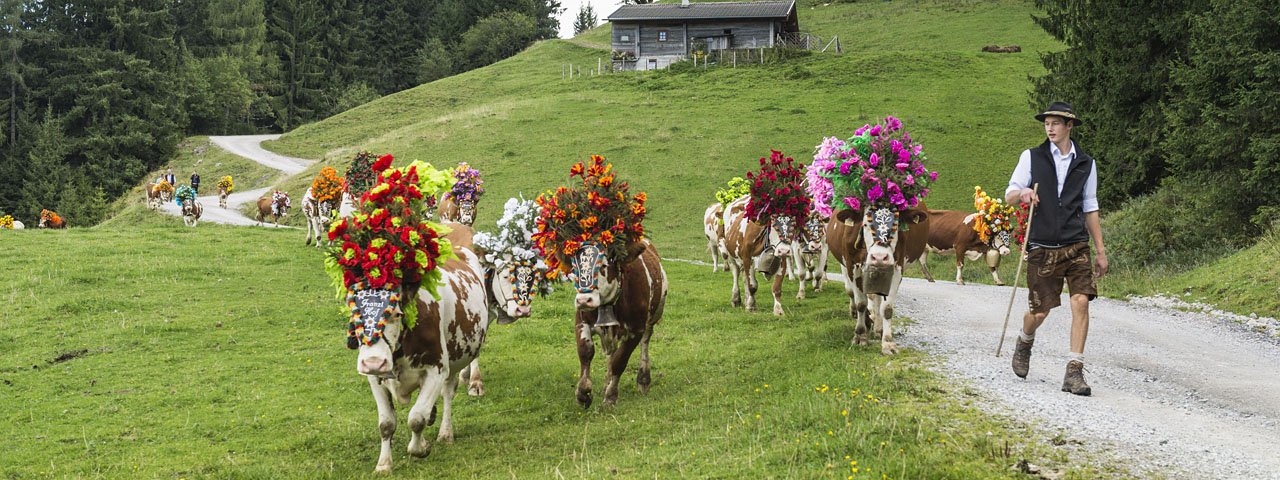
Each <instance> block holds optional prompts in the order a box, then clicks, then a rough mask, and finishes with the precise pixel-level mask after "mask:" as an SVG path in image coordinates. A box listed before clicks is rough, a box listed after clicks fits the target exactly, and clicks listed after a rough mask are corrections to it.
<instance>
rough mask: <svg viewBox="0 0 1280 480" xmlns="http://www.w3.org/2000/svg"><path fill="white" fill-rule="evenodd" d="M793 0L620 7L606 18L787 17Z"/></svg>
mask: <svg viewBox="0 0 1280 480" xmlns="http://www.w3.org/2000/svg"><path fill="white" fill-rule="evenodd" d="M795 6H796V2H795V0H788V1H783V2H698V3H690V4H689V6H688V7H684V6H682V5H681V4H679V3H658V4H648V5H623V6H621V7H618V9H617V10H615V11H614V12H613V14H612V15H609V18H607V19H606V20H608V21H610V22H616V21H631V20H714V19H730V18H787V17H788V16H790V15H792V14H793V12H794V11H795Z"/></svg>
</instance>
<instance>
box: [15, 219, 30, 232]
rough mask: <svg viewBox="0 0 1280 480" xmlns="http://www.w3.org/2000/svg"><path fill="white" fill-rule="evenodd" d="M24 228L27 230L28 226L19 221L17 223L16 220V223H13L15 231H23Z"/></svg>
mask: <svg viewBox="0 0 1280 480" xmlns="http://www.w3.org/2000/svg"><path fill="white" fill-rule="evenodd" d="M24 228H27V226H26V225H24V224H23V223H22V222H19V221H17V220H14V221H13V229H14V230H22V229H24Z"/></svg>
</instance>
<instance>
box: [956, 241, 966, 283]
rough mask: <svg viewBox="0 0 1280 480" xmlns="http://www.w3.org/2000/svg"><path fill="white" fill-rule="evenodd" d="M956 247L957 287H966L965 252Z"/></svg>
mask: <svg viewBox="0 0 1280 480" xmlns="http://www.w3.org/2000/svg"><path fill="white" fill-rule="evenodd" d="M961 248H962V247H960V246H956V285H964V255H965V253H964V250H961Z"/></svg>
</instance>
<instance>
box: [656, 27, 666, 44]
mask: <svg viewBox="0 0 1280 480" xmlns="http://www.w3.org/2000/svg"><path fill="white" fill-rule="evenodd" d="M658 41H659V42H665V41H667V31H666V30H658Z"/></svg>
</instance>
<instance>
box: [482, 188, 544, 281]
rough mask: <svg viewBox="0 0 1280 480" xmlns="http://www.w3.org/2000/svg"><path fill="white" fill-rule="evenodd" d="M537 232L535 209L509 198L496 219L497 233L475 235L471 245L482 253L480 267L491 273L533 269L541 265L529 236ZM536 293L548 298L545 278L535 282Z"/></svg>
mask: <svg viewBox="0 0 1280 480" xmlns="http://www.w3.org/2000/svg"><path fill="white" fill-rule="evenodd" d="M537 231H538V205H537V204H536V203H534V202H533V201H532V200H525V199H524V197H521V198H519V199H516V198H509V199H507V203H506V204H505V205H503V207H502V218H500V219H498V233H496V234H491V233H488V232H479V233H477V234H476V235H475V244H476V245H478V246H479V247H480V248H483V249H484V250H485V254H484V257H483V258H482V259H481V261H480V263H483V264H485V266H487V267H489V268H492V269H494V270H502V269H503V268H506V266H507V264H508V263H525V264H528V265H535V264H537V263H538V262H540V261H542V257H541V255H539V254H538V249H537V248H538V247H537V245H535V244H534V240H533V236H534V234H535V233H536V232H537ZM537 283H538V292H539V293H542V294H544V295H545V294H548V293H550V292H551V286H550V285H549V282H548V281H547V278H546V277H545V276H539V278H538V282H537Z"/></svg>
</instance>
